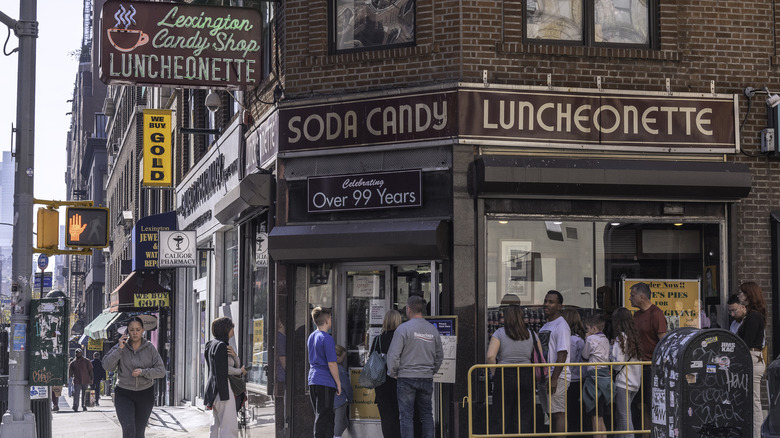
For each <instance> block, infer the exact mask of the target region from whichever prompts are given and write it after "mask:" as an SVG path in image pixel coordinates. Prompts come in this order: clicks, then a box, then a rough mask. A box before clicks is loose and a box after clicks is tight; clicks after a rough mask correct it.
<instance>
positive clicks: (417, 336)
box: [387, 295, 444, 438]
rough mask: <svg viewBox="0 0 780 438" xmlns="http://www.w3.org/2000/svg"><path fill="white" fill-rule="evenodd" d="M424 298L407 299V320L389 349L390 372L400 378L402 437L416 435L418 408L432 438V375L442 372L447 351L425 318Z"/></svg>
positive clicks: (427, 435)
mask: <svg viewBox="0 0 780 438" xmlns="http://www.w3.org/2000/svg"><path fill="white" fill-rule="evenodd" d="M424 311H425V299H424V298H422V297H420V296H417V295H412V296H410V297H409V299H408V300H407V301H406V316H407V317H408V318H409V320H408V321H406V322H405V323H403V324H401V325H400V326H398V328H397V329H396V330H395V334H394V335H393V342H392V343H390V350H388V352H387V375H389V376H390V377H393V378H397V379H398V412H399V414H400V417H401V418H400V420H401V437H403V438H413V437H414V414H415V412H414V410H415V407H419V412H418V415H419V418H420V422H421V423H422V432H423V438H433V436H434V435H433V432H434V430H433V429H434V427H433V417H432V416H431V411H432V409H433V408H432V404H431V398H432V396H433V375H434V374H436V372H437V371H439V367H440V366H441V362H442V360H444V350H442V346H441V337H440V335H439V331H438V330H437V329H436V327H435V326H434V325H433V324H431V323H430V322H428V321H426V320H425V319H423V312H424Z"/></svg>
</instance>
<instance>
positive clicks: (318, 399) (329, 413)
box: [309, 385, 336, 438]
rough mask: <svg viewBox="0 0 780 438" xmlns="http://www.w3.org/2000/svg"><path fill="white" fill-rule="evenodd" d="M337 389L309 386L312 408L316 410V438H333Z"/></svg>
mask: <svg viewBox="0 0 780 438" xmlns="http://www.w3.org/2000/svg"><path fill="white" fill-rule="evenodd" d="M335 395H336V388H332V387H330V386H322V385H309V397H310V398H311V407H312V408H314V438H333V427H334V424H333V421H334V413H333V397H334V396H335Z"/></svg>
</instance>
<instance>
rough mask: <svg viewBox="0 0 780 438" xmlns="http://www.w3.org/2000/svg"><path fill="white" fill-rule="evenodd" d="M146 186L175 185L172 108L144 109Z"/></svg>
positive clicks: (144, 183) (144, 182) (144, 181)
mask: <svg viewBox="0 0 780 438" xmlns="http://www.w3.org/2000/svg"><path fill="white" fill-rule="evenodd" d="M143 185H144V186H145V187H171V186H172V185H173V145H172V142H171V110H157V109H155V110H149V109H147V110H144V179H143Z"/></svg>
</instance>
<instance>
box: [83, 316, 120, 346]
mask: <svg viewBox="0 0 780 438" xmlns="http://www.w3.org/2000/svg"><path fill="white" fill-rule="evenodd" d="M121 314H122V313H121V312H104V313H101V314H100V315H98V316H97V317H96V318H95V319H93V320H92V322H90V323H89V324H87V326H86V327H84V334H85V335H86V336H89V337H90V338H92V339H106V338H107V337H108V333H107V332H108V327H109V326H110V325H111V324H112V323H113V322H114V321H116V319H117V318H119V315H121Z"/></svg>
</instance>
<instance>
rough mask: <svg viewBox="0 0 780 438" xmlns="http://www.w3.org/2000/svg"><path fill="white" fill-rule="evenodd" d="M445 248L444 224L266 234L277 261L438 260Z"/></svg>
mask: <svg viewBox="0 0 780 438" xmlns="http://www.w3.org/2000/svg"><path fill="white" fill-rule="evenodd" d="M448 249H449V225H448V223H447V222H445V221H432V220H418V221H399V222H361V223H335V224H316V225H288V226H279V227H275V228H274V229H272V230H271V233H270V234H269V235H268V250H269V252H270V253H271V257H273V258H274V260H276V261H281V262H322V261H328V260H340V261H351V260H366V259H370V260H396V259H416V260H429V259H430V260H441V259H446V258H448V256H447V254H448Z"/></svg>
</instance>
